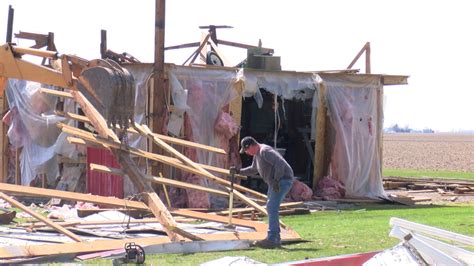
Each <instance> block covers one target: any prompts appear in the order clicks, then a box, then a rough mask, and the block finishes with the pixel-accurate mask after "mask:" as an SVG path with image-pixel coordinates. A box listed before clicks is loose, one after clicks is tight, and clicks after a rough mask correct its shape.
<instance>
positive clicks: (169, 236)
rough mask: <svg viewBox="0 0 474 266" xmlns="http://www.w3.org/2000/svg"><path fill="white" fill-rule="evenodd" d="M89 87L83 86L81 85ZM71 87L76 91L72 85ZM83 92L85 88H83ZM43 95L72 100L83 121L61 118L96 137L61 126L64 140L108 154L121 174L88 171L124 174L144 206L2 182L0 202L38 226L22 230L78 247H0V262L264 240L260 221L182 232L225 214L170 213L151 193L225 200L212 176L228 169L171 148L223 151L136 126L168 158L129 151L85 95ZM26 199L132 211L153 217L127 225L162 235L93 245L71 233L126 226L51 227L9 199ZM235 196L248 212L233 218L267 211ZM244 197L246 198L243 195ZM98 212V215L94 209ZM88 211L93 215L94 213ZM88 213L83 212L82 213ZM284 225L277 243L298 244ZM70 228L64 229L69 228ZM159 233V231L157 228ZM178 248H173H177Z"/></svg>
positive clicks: (240, 190)
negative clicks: (144, 163) (178, 173)
mask: <svg viewBox="0 0 474 266" xmlns="http://www.w3.org/2000/svg"><path fill="white" fill-rule="evenodd" d="M85 86H86V87H87V84H85ZM73 87H74V86H73ZM86 89H87V88H86ZM41 92H42V93H48V94H51V95H55V96H57V97H62V98H70V99H73V100H75V101H76V102H77V103H78V104H79V106H80V107H81V109H82V111H83V112H84V113H85V116H81V115H77V114H73V113H62V114H61V115H63V116H65V117H67V118H70V119H73V120H76V121H81V122H85V123H88V124H89V125H91V126H92V127H93V129H94V130H95V132H97V134H94V133H91V132H87V131H84V130H81V129H78V128H76V127H72V126H69V125H65V124H61V123H59V124H58V127H59V128H60V129H61V130H62V131H63V132H65V133H67V134H69V135H70V136H69V137H68V141H69V142H70V143H74V144H79V145H89V146H94V147H101V148H106V149H108V150H110V151H111V152H112V153H113V154H114V156H115V157H116V159H117V161H118V162H119V164H120V165H121V167H122V168H121V169H115V168H110V167H105V166H102V165H97V164H91V165H90V167H91V169H93V170H94V171H102V172H107V173H112V174H118V175H126V176H128V177H129V178H130V180H131V181H132V183H133V184H134V186H135V187H136V188H137V189H138V190H139V192H140V195H141V196H142V198H143V201H144V202H141V201H133V200H126V199H118V198H112V197H103V196H96V195H86V194H82V193H74V192H67V191H59V190H52V189H43V188H35V187H24V186H16V185H10V184H2V183H0V198H3V199H4V200H5V201H7V202H10V204H12V205H13V206H16V207H18V208H20V209H22V210H23V211H25V212H27V213H29V214H30V215H32V216H33V217H35V218H36V219H37V220H39V222H35V223H32V224H25V225H23V226H26V228H25V230H26V231H28V232H33V234H34V231H35V230H38V229H41V228H43V227H45V226H47V227H51V228H53V229H54V230H55V231H57V232H59V233H61V234H64V235H66V236H68V237H69V238H71V239H72V240H73V241H75V242H76V243H59V244H49V246H48V248H44V247H43V246H38V245H31V246H30V245H26V246H15V247H0V259H3V260H5V259H13V258H31V257H43V258H47V257H49V256H51V257H54V256H57V255H58V254H61V255H64V256H65V255H68V256H69V255H74V254H84V253H92V252H102V251H110V250H116V249H120V248H123V246H124V245H125V243H129V242H134V243H136V244H137V245H142V246H149V245H159V244H165V243H173V242H178V243H184V242H190V241H229V240H260V239H263V238H265V237H266V234H267V229H268V225H267V224H265V223H262V222H257V221H252V220H248V219H240V218H233V219H232V224H233V225H237V226H242V227H248V228H251V229H252V230H255V232H237V231H235V230H233V231H232V232H220V233H215V234H193V233H190V232H188V231H186V230H184V227H183V226H182V225H180V224H178V222H177V221H178V220H179V221H183V220H184V219H187V220H189V219H192V220H193V221H197V220H199V221H212V222H218V223H222V224H227V223H228V217H227V215H224V216H222V215H217V214H215V213H205V212H200V211H195V210H189V209H168V208H167V207H166V206H165V205H164V204H163V202H162V201H161V199H160V198H159V197H158V195H157V194H156V193H155V191H154V190H153V188H152V186H151V184H152V183H156V184H160V185H163V186H174V187H178V188H184V189H192V190H198V191H201V192H205V193H211V194H215V195H219V196H223V197H228V196H229V191H230V186H231V184H230V181H228V180H226V179H225V178H221V177H219V176H216V174H221V175H224V176H228V175H229V174H230V172H229V170H228V169H222V168H219V167H215V166H209V165H205V164H199V163H196V162H193V161H192V160H190V159H189V158H188V157H186V156H185V155H183V154H182V153H180V152H179V151H177V150H176V149H175V148H174V147H172V146H171V145H170V144H173V145H179V146H183V147H187V148H195V149H201V150H205V151H208V152H214V153H216V154H219V155H225V154H226V153H225V151H224V150H222V149H219V148H215V147H211V146H207V145H202V144H198V143H194V142H191V141H186V140H181V139H178V138H173V137H169V136H165V135H161V134H156V133H153V132H152V131H151V130H150V129H149V128H148V127H147V126H146V125H139V124H134V125H132V128H129V129H128V132H130V133H133V134H139V135H141V136H143V137H146V138H148V139H149V140H150V141H152V142H153V143H155V144H157V145H158V146H159V147H161V148H162V149H163V150H164V151H166V152H167V153H168V154H170V155H171V156H172V157H170V156H165V155H162V154H156V153H152V152H148V151H144V150H141V149H136V148H133V147H130V146H128V145H127V144H126V143H123V142H121V140H120V139H119V138H118V136H117V135H116V134H115V132H114V129H115V128H114V127H111V128H109V126H108V125H107V122H106V121H105V119H104V118H103V117H102V115H101V114H100V113H99V112H98V111H97V110H96V109H95V108H94V106H92V104H91V103H90V102H89V101H88V100H87V99H86V98H85V97H84V95H83V94H82V93H81V92H79V91H76V90H71V91H70V92H62V91H55V90H51V89H41ZM131 156H139V157H141V158H145V159H149V160H152V161H156V162H158V163H161V164H165V165H169V166H172V167H175V168H177V169H180V170H183V171H187V172H190V173H193V174H196V175H198V176H201V177H203V178H206V179H208V180H210V181H212V182H215V183H217V184H219V185H222V190H220V189H213V188H207V187H203V186H199V185H194V184H189V183H185V182H181V181H178V180H173V179H169V178H165V177H163V176H160V177H156V176H151V175H146V174H143V173H142V172H141V171H140V170H139V169H138V167H137V165H136V163H135V161H134V160H132V158H131ZM63 162H64V163H85V161H84V160H83V159H82V160H79V161H71V160H67V159H65V158H63ZM237 177H239V178H242V179H245V178H246V177H245V176H240V175H237ZM7 193H8V194H9V195H26V196H33V197H41V198H52V197H54V198H57V199H65V200H69V201H83V202H90V203H95V204H98V205H100V206H101V207H107V208H112V209H113V210H122V211H123V212H126V213H127V212H128V213H130V212H135V213H140V214H141V215H142V214H146V213H152V214H153V215H154V216H155V217H154V218H147V219H139V220H133V221H126V223H127V224H142V223H159V224H161V225H162V227H163V231H164V232H165V233H166V236H161V237H147V238H131V239H130V238H127V239H114V240H95V241H93V242H89V241H83V240H82V239H81V238H80V237H78V236H77V235H75V234H74V233H73V232H78V233H89V234H93V235H95V236H97V237H110V236H109V235H108V234H104V233H101V232H100V231H99V232H97V231H91V227H88V228H86V227H84V226H101V225H115V224H117V225H121V224H124V222H125V221H100V222H84V221H67V222H54V221H51V220H49V219H46V218H44V217H42V216H41V215H39V214H37V213H35V212H33V211H31V210H30V209H29V208H28V207H26V206H24V205H23V204H22V203H20V202H18V201H16V200H15V199H13V198H11V197H10V196H9V195H7ZM233 193H234V195H235V197H236V198H237V199H239V200H240V201H241V202H243V203H245V205H247V206H248V208H242V209H241V210H239V211H234V212H235V213H237V215H239V213H240V215H243V214H245V213H250V215H251V216H252V218H254V216H255V215H256V213H259V214H261V215H267V212H266V209H265V207H264V206H262V205H261V203H265V202H266V200H267V197H266V195H264V194H262V193H259V192H256V191H254V190H251V189H248V188H246V187H243V186H240V185H238V184H234V191H233ZM244 193H246V194H248V195H249V196H248V195H246V194H244ZM301 204H302V203H301V202H298V203H286V204H282V212H283V213H297V212H304V210H303V209H297V208H296V207H298V206H300V205H301ZM93 211H96V210H93ZM93 211H91V212H93ZM84 212H87V211H84ZM225 212H226V211H221V212H219V214H224V213H225ZM280 225H281V226H282V233H281V238H282V240H283V241H294V240H300V236H299V235H298V234H297V233H296V232H295V231H293V230H292V229H291V228H289V227H287V226H286V225H284V224H283V223H281V222H280ZM66 227H67V228H68V229H67V228H66ZM160 230H161V229H160ZM178 243H176V244H178Z"/></svg>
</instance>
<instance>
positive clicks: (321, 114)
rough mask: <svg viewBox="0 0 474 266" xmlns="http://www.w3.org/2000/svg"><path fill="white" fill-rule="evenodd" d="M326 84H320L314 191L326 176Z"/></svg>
mask: <svg viewBox="0 0 474 266" xmlns="http://www.w3.org/2000/svg"><path fill="white" fill-rule="evenodd" d="M326 112H327V106H326V85H325V84H324V82H321V83H320V84H319V105H318V112H317V115H316V141H315V144H314V145H315V147H314V150H315V156H314V164H313V165H314V170H313V191H316V189H317V185H318V182H319V180H320V179H321V178H322V177H323V176H324V174H325V173H324V168H325V166H324V162H325V157H326V154H325V143H326Z"/></svg>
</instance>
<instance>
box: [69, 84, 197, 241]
mask: <svg viewBox="0 0 474 266" xmlns="http://www.w3.org/2000/svg"><path fill="white" fill-rule="evenodd" d="M71 94H72V95H73V96H74V99H75V100H76V102H77V103H78V104H79V105H80V106H81V108H82V110H83V111H84V113H85V114H86V116H87V117H88V118H89V119H90V120H91V123H92V124H93V126H94V128H95V129H96V130H97V132H98V133H99V135H100V136H102V137H104V138H110V139H111V140H113V141H114V142H118V143H120V141H119V138H118V137H117V135H115V133H114V132H113V131H112V130H111V129H109V128H108V126H107V123H106V122H105V119H104V118H103V117H102V116H101V115H100V114H99V113H98V111H97V110H96V109H95V108H94V106H92V104H91V103H90V102H89V101H88V100H87V99H86V98H85V97H84V95H83V94H82V93H81V92H79V91H71ZM112 152H113V154H114V155H115V156H116V158H117V159H118V162H119V163H120V164H121V165H122V167H123V169H124V171H125V172H126V173H127V175H128V177H129V178H130V179H131V180H132V182H133V184H134V185H135V186H136V187H137V188H138V190H139V191H141V192H146V193H145V198H146V199H145V200H146V202H147V204H148V207H149V208H150V210H151V211H152V213H153V215H155V217H156V218H158V219H160V220H161V221H160V223H161V224H162V225H163V228H164V230H165V232H166V234H167V235H168V237H169V238H170V239H171V240H172V241H180V240H183V238H182V236H181V235H179V233H180V232H178V234H177V233H176V232H177V231H173V230H172V229H174V228H177V227H178V226H177V224H176V221H175V220H174V219H173V217H172V216H171V214H170V213H169V211H168V209H167V208H166V207H165V205H164V204H163V202H162V201H161V200H160V198H159V197H158V196H157V195H156V193H155V192H154V190H153V188H152V187H151V185H150V184H149V183H148V182H146V181H145V177H144V176H143V173H141V172H140V171H139V170H138V167H137V166H136V164H135V162H134V161H133V160H132V159H131V158H130V154H129V153H126V152H124V151H121V150H119V149H112ZM170 229H171V230H170ZM181 233H182V232H181ZM185 237H189V235H187V236H185Z"/></svg>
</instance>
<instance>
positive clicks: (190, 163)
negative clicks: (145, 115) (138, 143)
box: [136, 125, 268, 215]
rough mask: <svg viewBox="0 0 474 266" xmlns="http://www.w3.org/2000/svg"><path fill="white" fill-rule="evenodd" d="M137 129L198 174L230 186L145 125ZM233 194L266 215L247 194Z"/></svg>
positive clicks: (137, 126) (235, 191)
mask: <svg viewBox="0 0 474 266" xmlns="http://www.w3.org/2000/svg"><path fill="white" fill-rule="evenodd" d="M136 128H137V130H139V131H142V132H141V133H143V135H146V136H147V137H149V138H151V139H152V140H153V142H154V143H156V144H157V145H158V146H160V147H161V148H163V149H164V150H166V151H167V152H169V153H171V154H172V155H174V156H176V157H177V158H178V159H180V160H181V161H182V162H183V163H184V164H186V165H188V166H190V167H191V168H193V169H195V170H197V174H199V175H200V176H203V177H206V178H208V179H210V180H212V181H214V182H217V183H219V184H223V185H227V186H230V182H229V181H227V180H224V179H221V178H219V177H217V176H215V175H213V174H211V173H209V172H208V171H207V170H205V169H204V168H202V167H201V166H199V165H197V164H196V163H194V162H193V161H192V160H191V159H189V158H188V157H186V156H184V155H183V154H181V153H180V152H178V151H177V150H175V149H174V148H173V147H171V146H170V145H168V144H166V143H165V142H164V141H162V140H160V139H159V138H157V137H155V136H154V135H153V133H152V132H151V130H150V129H149V128H148V127H147V126H139V125H136ZM227 186H226V189H227V190H229V191H230V188H229V187H227ZM234 187H235V188H237V186H236V185H234ZM234 195H235V196H236V197H237V198H239V199H240V200H242V201H243V202H245V203H247V204H248V205H249V206H252V207H254V208H255V209H256V210H258V211H259V212H261V213H263V214H264V215H268V213H267V210H266V209H265V208H263V207H262V206H260V205H258V204H257V203H256V202H254V201H253V200H251V199H249V198H248V197H247V196H245V195H244V194H242V193H240V192H239V191H238V190H234Z"/></svg>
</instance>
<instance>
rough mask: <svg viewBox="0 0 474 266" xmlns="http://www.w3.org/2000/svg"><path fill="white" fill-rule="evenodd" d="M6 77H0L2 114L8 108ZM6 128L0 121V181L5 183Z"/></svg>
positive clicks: (0, 110)
mask: <svg viewBox="0 0 474 266" xmlns="http://www.w3.org/2000/svg"><path fill="white" fill-rule="evenodd" d="M7 81H8V79H7V78H4V77H0V104H1V106H0V112H1V113H2V114H4V113H5V112H6V110H7V109H8V103H7V99H6V97H5V89H6V88H7ZM7 129H8V127H7V126H6V125H5V124H4V123H3V122H2V123H0V132H1V133H2V136H1V139H0V152H1V153H2V154H1V155H0V156H1V157H0V167H1V168H2V169H1V172H0V174H1V175H2V176H1V177H0V182H1V183H6V182H7V175H8V157H7V156H6V155H7V152H8V137H7Z"/></svg>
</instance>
